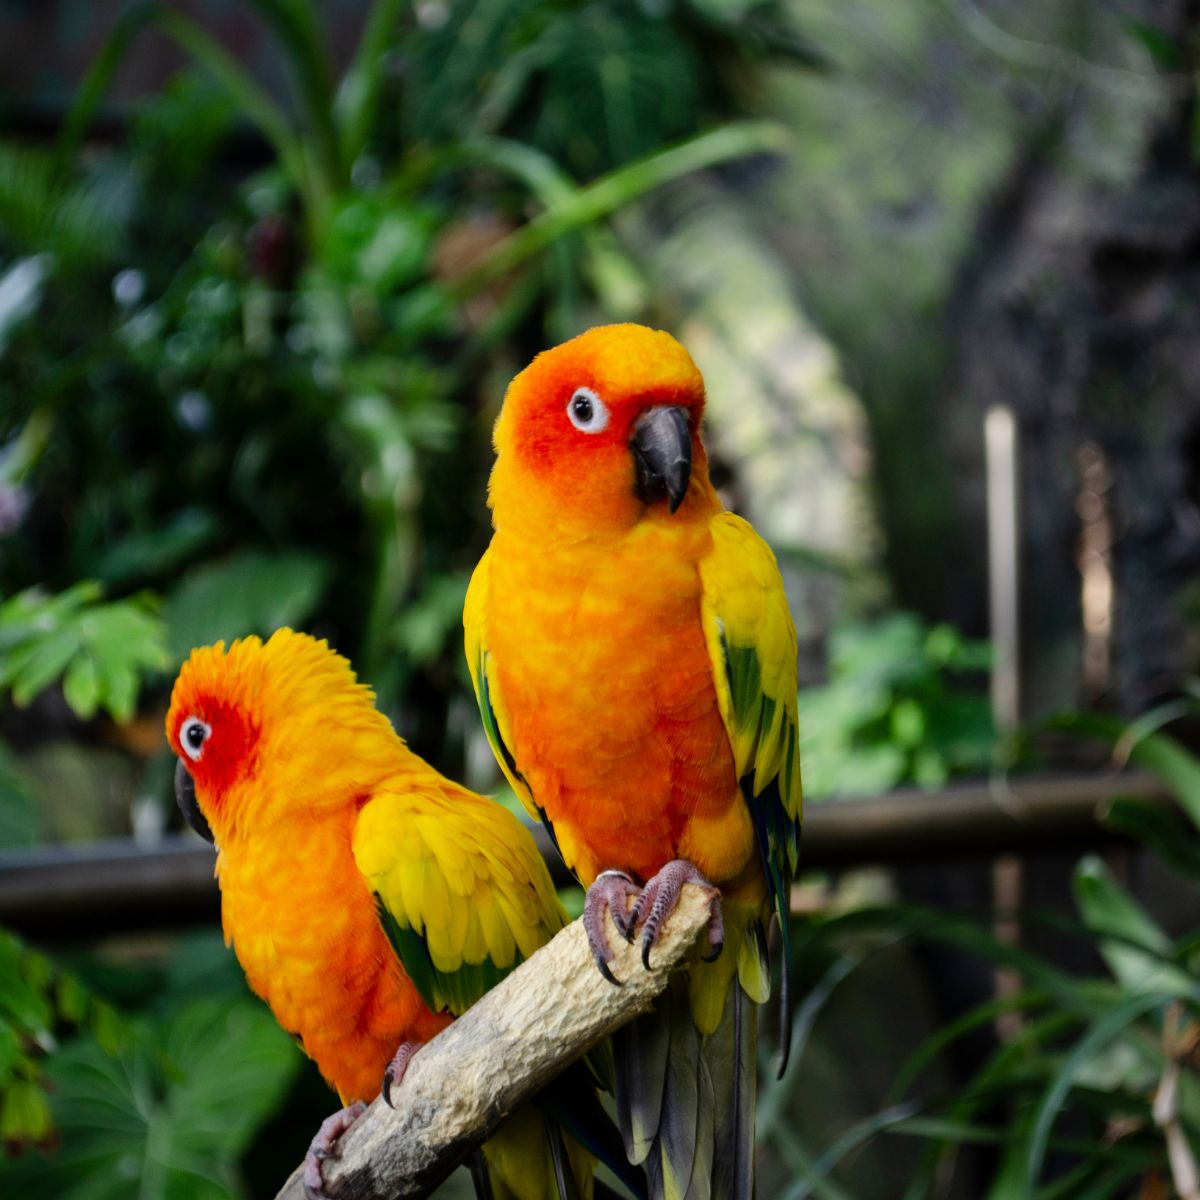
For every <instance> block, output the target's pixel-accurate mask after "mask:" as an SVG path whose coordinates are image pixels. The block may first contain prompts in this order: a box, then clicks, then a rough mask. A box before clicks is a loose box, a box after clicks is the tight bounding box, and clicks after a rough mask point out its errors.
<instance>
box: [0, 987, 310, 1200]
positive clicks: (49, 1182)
mask: <svg viewBox="0 0 1200 1200" xmlns="http://www.w3.org/2000/svg"><path fill="white" fill-rule="evenodd" d="M300 1061H301V1058H300V1053H299V1051H298V1050H297V1049H296V1048H295V1047H294V1046H293V1045H292V1043H291V1040H290V1039H289V1038H288V1037H287V1035H286V1034H285V1033H284V1032H283V1031H282V1030H281V1029H280V1028H279V1027H278V1026H277V1025H276V1024H275V1022H274V1020H273V1019H272V1017H271V1015H270V1014H269V1013H268V1012H267V1010H266V1009H265V1008H264V1007H263V1006H262V1005H261V1004H259V1003H258V1002H257V1001H255V1000H252V999H250V998H248V997H240V996H239V997H237V998H230V997H201V998H198V999H193V1000H190V1001H184V1002H182V1003H181V1004H179V1005H178V1006H176V1007H173V1008H172V1009H171V1011H169V1012H167V1013H165V1014H163V1015H162V1016H161V1017H157V1018H153V1019H148V1020H146V1021H144V1022H143V1023H142V1025H141V1026H140V1027H139V1030H138V1034H137V1036H136V1037H134V1038H131V1039H129V1040H127V1041H126V1042H125V1044H124V1045H122V1046H121V1047H119V1048H118V1050H117V1052H116V1054H115V1056H114V1055H110V1054H108V1053H106V1051H105V1050H104V1049H102V1048H101V1046H100V1044H99V1043H98V1041H97V1040H96V1038H95V1037H91V1036H87V1037H80V1038H77V1039H75V1040H74V1041H72V1042H71V1043H69V1044H68V1045H66V1046H64V1047H63V1049H62V1050H61V1051H60V1052H59V1053H58V1054H57V1055H55V1056H54V1057H53V1058H52V1059H51V1060H50V1061H49V1062H48V1064H47V1068H46V1075H47V1079H48V1082H49V1083H50V1085H51V1088H52V1092H51V1105H52V1112H53V1116H54V1120H55V1124H56V1126H57V1129H58V1138H59V1145H58V1146H57V1148H56V1150H55V1152H54V1153H53V1154H52V1155H50V1156H46V1157H43V1156H42V1155H40V1154H27V1155H25V1156H24V1157H22V1158H18V1159H16V1160H15V1161H7V1162H0V1192H2V1193H3V1194H5V1195H10V1196H35V1195H39V1196H54V1197H55V1198H56V1200H126V1198H127V1197H129V1196H131V1195H141V1196H163V1197H168V1196H169V1197H171V1198H172V1200H229V1197H231V1196H240V1195H242V1194H243V1193H242V1189H241V1188H240V1186H239V1183H238V1179H237V1162H238V1159H239V1158H240V1156H241V1154H242V1153H243V1152H244V1151H245V1149H246V1147H247V1146H248V1145H249V1143H250V1141H251V1139H252V1138H253V1136H254V1134H255V1132H256V1130H257V1129H258V1128H259V1127H260V1126H261V1125H262V1123H263V1122H264V1121H265V1120H266V1119H267V1117H268V1116H269V1115H270V1114H271V1113H272V1112H274V1111H275V1109H276V1107H277V1106H278V1104H279V1102H280V1101H281V1099H282V1098H283V1096H284V1094H285V1092H286V1090H287V1088H288V1085H289V1083H290V1081H291V1079H292V1077H293V1075H294V1073H295V1071H296V1069H297V1067H298V1066H299V1064H300Z"/></svg>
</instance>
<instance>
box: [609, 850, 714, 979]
mask: <svg viewBox="0 0 1200 1200" xmlns="http://www.w3.org/2000/svg"><path fill="white" fill-rule="evenodd" d="M685 883H694V884H697V885H698V886H699V887H702V888H705V889H706V890H707V891H708V892H710V893H711V896H712V900H711V907H710V910H709V918H708V944H709V945H710V946H711V947H712V950H711V951H710V952H709V953H708V954H706V955H705V956H704V961H705V962H712V961H713V960H714V959H716V958H718V957H719V956H720V953H721V947H722V946H724V944H725V921H724V919H723V918H722V916H721V893H720V892H719V891H718V890H717V889H716V888H715V887H713V885H712V884H711V883H709V882H708V880H707V879H705V878H704V876H703V875H701V874H700V872H699V871H698V870H697V869H696V868H695V867H694V866H693V865H692V864H691V863H690V862H688V861H687V860H686V859H683V858H677V859H675V860H674V861H673V862H669V863H667V865H666V866H665V867H663V869H662V870H661V871H659V873H658V874H657V875H655V876H654V877H653V878H652V879H651V880H650V882H649V883H647V884H646V886H645V887H644V888H642V891H641V894H640V895H639V896H638V898H637V900H636V902H635V903H634V906H633V910H632V911H631V912H630V914H629V929H630V934H631V935H632V932H633V930H634V929H636V928H637V926H638V925H641V926H642V965H643V966H644V967H645V968H646V970H647V971H648V970H649V969H650V951H651V949H652V948H653V946H654V943H655V942H656V941H657V940H658V934H659V931H660V930H661V929H662V923H663V921H665V920H666V919H667V917H669V916H670V915H671V913H672V912H673V911H674V910H675V905H676V904H677V903H678V902H679V893H680V891H681V890H682V889H683V885H684V884H685ZM632 940H633V938H632V936H630V941H632Z"/></svg>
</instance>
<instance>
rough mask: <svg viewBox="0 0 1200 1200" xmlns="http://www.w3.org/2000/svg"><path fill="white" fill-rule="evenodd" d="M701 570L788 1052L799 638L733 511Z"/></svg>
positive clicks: (769, 569) (720, 521) (755, 541)
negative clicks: (773, 921)
mask: <svg viewBox="0 0 1200 1200" xmlns="http://www.w3.org/2000/svg"><path fill="white" fill-rule="evenodd" d="M712 535H713V548H712V552H711V553H710V554H709V555H707V556H706V557H705V558H704V559H703V560H702V562H701V564H700V578H701V582H702V585H703V589H704V600H703V613H704V627H705V636H706V637H707V639H708V648H709V654H710V656H711V658H712V662H713V677H714V679H715V681H716V685H717V697H718V701H719V703H720V706H721V715H722V717H723V718H724V721H725V727H726V729H727V730H728V731H729V740H730V744H731V745H732V747H733V755H734V763H735V767H736V770H737V775H738V779H739V780H740V781H741V787H742V794H743V795H744V797H745V800H746V805H747V807H748V808H749V810H750V815H751V818H752V819H753V822H754V828H755V833H756V835H757V840H758V848H759V853H760V855H761V856H762V862H763V869H764V871H765V873H766V876H767V882H768V886H769V891H770V898H771V907H772V908H773V909H774V911H775V914H776V916H777V918H778V920H779V927H780V934H781V938H782V944H783V956H784V972H783V1008H784V1016H785V1024H784V1030H783V1039H784V1040H783V1061H784V1062H785V1063H786V1060H787V1053H788V1035H789V1034H790V1021H789V1020H788V1019H787V1012H788V1004H789V997H788V973H787V969H786V968H787V961H788V958H789V937H788V903H789V892H790V890H791V883H792V878H793V876H794V875H795V873H796V868H797V863H798V861H799V855H800V826H801V821H802V811H803V803H804V798H803V789H802V785H801V780H800V741H799V730H798V724H797V717H796V684H797V668H796V630H795V626H794V625H793V624H792V617H791V613H790V612H789V611H788V606H787V596H786V595H785V594H784V590H783V580H782V578H781V577H780V574H779V567H778V565H777V564H776V562H775V556H774V555H773V554H772V553H771V550H770V547H769V546H767V544H766V542H764V541H763V540H762V539H761V538H760V537H759V536H758V534H756V533H755V532H754V529H753V528H752V527H751V526H750V525H749V523H747V522H746V521H744V520H742V518H741V517H738V516H735V515H734V514H733V513H722V514H721V515H720V516H719V517H717V518H716V519H715V520H714V521H713V523H712Z"/></svg>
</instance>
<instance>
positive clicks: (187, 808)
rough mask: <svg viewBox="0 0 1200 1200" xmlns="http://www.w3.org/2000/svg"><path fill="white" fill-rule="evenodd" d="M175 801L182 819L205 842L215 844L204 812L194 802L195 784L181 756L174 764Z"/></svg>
mask: <svg viewBox="0 0 1200 1200" xmlns="http://www.w3.org/2000/svg"><path fill="white" fill-rule="evenodd" d="M175 803H176V804H178V805H179V811H180V812H181V813H183V819H184V820H185V821H186V822H187V823H188V824H189V825H190V826H191V827H192V828H193V829H194V830H195V831H196V832H197V833H198V834H199V835H200V836H201V837H202V838H203V839H204V840H205V841H206V842H214V844H215V840H214V838H213V832H212V830H211V829H210V828H209V825H208V822H207V821H206V820H205V819H204V814H203V813H202V812H201V811H200V805H198V804H197V803H196V785H195V784H194V783H193V782H192V776H191V774H190V773H189V772H188V769H187V767H185V766H184V765H183V759H182V758H181V759H180V760H179V762H178V763H177V764H176V766H175Z"/></svg>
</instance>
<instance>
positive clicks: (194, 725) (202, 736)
mask: <svg viewBox="0 0 1200 1200" xmlns="http://www.w3.org/2000/svg"><path fill="white" fill-rule="evenodd" d="M211 734H212V726H211V725H206V724H205V723H204V722H203V721H202V720H200V718H199V717H188V719H187V720H186V721H184V723H183V724H182V725H181V726H180V727H179V744H180V745H181V746H182V747H183V752H184V754H186V755H187V756H188V758H190V759H191V760H192V762H199V761H200V755H201V754H203V753H204V743H205V742H207V741H208V739H209V737H210V736H211Z"/></svg>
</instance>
